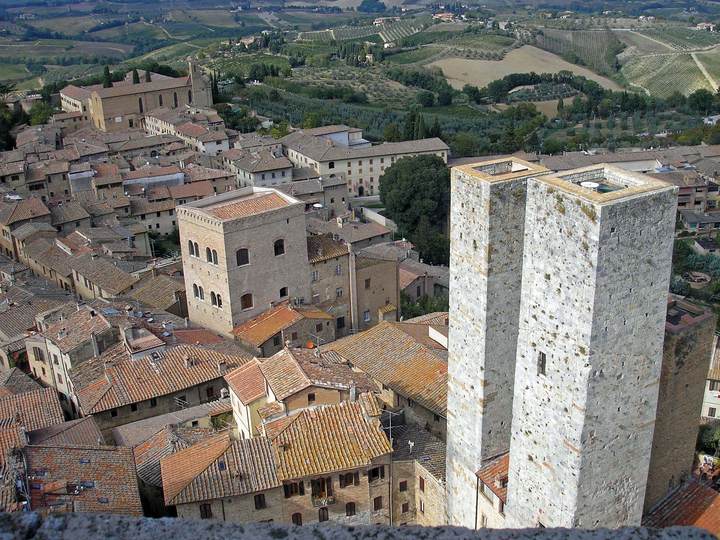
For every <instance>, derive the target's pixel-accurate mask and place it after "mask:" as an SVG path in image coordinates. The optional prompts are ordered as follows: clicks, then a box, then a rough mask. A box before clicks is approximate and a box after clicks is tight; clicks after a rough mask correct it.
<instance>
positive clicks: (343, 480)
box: [338, 474, 345, 489]
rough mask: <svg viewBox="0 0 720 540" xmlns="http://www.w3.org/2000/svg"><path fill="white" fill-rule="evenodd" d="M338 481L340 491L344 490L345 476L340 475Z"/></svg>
mask: <svg viewBox="0 0 720 540" xmlns="http://www.w3.org/2000/svg"><path fill="white" fill-rule="evenodd" d="M338 480H339V481H340V489H342V488H344V487H345V475H344V474H341V475H340V476H339V477H338Z"/></svg>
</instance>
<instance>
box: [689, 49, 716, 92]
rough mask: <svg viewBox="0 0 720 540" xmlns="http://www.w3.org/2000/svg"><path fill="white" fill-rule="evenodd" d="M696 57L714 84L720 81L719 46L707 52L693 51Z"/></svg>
mask: <svg viewBox="0 0 720 540" xmlns="http://www.w3.org/2000/svg"><path fill="white" fill-rule="evenodd" d="M695 56H697V59H698V60H699V61H700V62H701V63H702V65H703V66H705V69H706V70H707V72H708V74H709V75H710V77H712V78H713V80H714V81H715V83H716V85H717V84H719V83H720V48H717V49H713V50H712V51H708V52H699V53H695Z"/></svg>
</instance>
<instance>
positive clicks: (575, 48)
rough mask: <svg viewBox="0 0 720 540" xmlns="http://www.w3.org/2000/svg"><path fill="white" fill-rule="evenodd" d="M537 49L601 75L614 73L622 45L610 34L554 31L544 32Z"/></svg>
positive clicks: (595, 31)
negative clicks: (616, 59)
mask: <svg viewBox="0 0 720 540" xmlns="http://www.w3.org/2000/svg"><path fill="white" fill-rule="evenodd" d="M537 45H538V46H539V47H541V48H543V49H545V50H548V51H550V52H553V53H555V54H557V55H560V56H561V57H563V58H564V59H565V60H567V61H569V62H572V63H573V64H580V65H583V66H587V67H589V68H590V69H592V70H593V71H595V72H596V73H600V74H601V75H613V74H614V73H615V56H616V55H617V54H618V53H619V52H620V50H621V49H622V48H623V44H622V43H621V42H620V40H619V39H618V38H617V37H616V35H615V34H614V33H613V32H612V31H611V30H556V29H552V28H546V29H544V31H543V34H541V35H539V36H537Z"/></svg>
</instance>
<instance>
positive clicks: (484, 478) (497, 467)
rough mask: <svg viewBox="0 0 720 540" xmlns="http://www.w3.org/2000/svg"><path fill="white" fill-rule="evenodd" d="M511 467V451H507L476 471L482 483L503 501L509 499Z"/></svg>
mask: <svg viewBox="0 0 720 540" xmlns="http://www.w3.org/2000/svg"><path fill="white" fill-rule="evenodd" d="M509 468H510V453H509V452H505V453H503V454H501V455H499V456H497V457H495V458H492V459H490V460H488V461H486V462H485V464H483V466H482V467H480V470H479V471H477V473H475V474H476V475H477V477H478V478H479V479H480V481H481V482H482V483H484V484H485V485H486V486H487V487H488V488H489V489H490V491H492V492H493V493H494V494H495V495H497V497H498V498H499V499H500V500H501V501H502V502H506V501H507V479H508V470H509Z"/></svg>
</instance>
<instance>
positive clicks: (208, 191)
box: [170, 180, 215, 199]
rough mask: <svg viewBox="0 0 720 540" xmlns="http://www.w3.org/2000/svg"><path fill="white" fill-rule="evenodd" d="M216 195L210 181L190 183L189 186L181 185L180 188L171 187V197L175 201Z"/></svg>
mask: <svg viewBox="0 0 720 540" xmlns="http://www.w3.org/2000/svg"><path fill="white" fill-rule="evenodd" d="M214 194H215V190H213V186H212V182H210V181H209V180H200V181H198V182H190V183H189V184H181V185H179V186H170V196H171V197H172V198H173V199H183V198H189V197H198V198H203V197H210V196H211V195H214Z"/></svg>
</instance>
